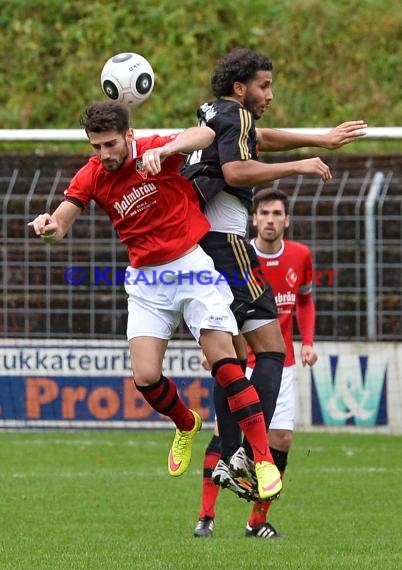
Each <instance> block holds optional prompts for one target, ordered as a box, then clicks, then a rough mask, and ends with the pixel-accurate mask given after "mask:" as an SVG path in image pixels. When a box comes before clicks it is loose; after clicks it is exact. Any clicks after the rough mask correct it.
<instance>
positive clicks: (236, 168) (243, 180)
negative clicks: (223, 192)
mask: <svg viewBox="0 0 402 570" xmlns="http://www.w3.org/2000/svg"><path fill="white" fill-rule="evenodd" d="M222 172H223V176H224V177H225V181H226V184H228V185H229V186H234V187H235V188H239V187H242V186H248V185H249V177H248V175H246V173H245V172H244V168H243V163H240V165H239V163H238V162H229V163H227V164H224V165H223V166H222Z"/></svg>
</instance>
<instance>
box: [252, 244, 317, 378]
mask: <svg viewBox="0 0 402 570" xmlns="http://www.w3.org/2000/svg"><path fill="white" fill-rule="evenodd" d="M251 245H252V246H253V247H254V249H255V251H256V253H257V256H258V260H259V262H260V266H261V269H262V272H263V273H262V274H263V276H264V281H265V282H269V283H270V285H271V287H272V289H273V292H274V295H275V301H276V306H277V308H278V318H279V324H280V326H281V330H282V334H283V338H284V340H285V344H286V358H285V364H284V365H285V366H291V365H292V364H295V353H294V348H293V313H294V311H295V310H296V317H297V324H298V327H299V331H300V334H301V337H302V343H303V344H311V345H312V344H313V338H314V321H315V307H314V303H313V298H312V259H311V252H310V250H309V248H308V247H307V246H306V245H303V244H301V243H298V242H294V241H288V240H284V241H283V242H282V245H281V248H280V250H279V251H278V252H277V253H273V254H267V253H263V252H261V251H260V250H259V249H257V247H256V245H255V240H254V239H253V240H252V241H251ZM253 356H254V355H253ZM250 357H251V354H250ZM248 365H249V366H250V363H248ZM251 367H254V358H252V362H251Z"/></svg>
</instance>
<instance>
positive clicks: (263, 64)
mask: <svg viewBox="0 0 402 570" xmlns="http://www.w3.org/2000/svg"><path fill="white" fill-rule="evenodd" d="M257 71H272V62H271V61H270V60H269V59H268V58H267V57H266V56H265V55H263V54H261V53H257V52H255V51H253V50H250V49H236V50H234V51H232V52H230V53H228V54H226V55H225V56H223V58H222V59H221V60H220V61H219V63H218V67H217V68H216V69H215V71H214V72H213V74H212V77H211V86H212V91H213V93H214V95H215V97H224V96H230V95H233V84H234V83H235V82H236V81H240V82H241V83H248V82H249V81H251V80H252V79H254V77H255V74H256V73H257Z"/></svg>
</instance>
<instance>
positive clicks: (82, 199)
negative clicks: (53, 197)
mask: <svg viewBox="0 0 402 570" xmlns="http://www.w3.org/2000/svg"><path fill="white" fill-rule="evenodd" d="M92 160H93V159H91V160H90V161H89V162H88V163H87V164H86V165H85V166H83V167H82V168H81V169H80V170H78V172H77V173H76V174H75V176H74V177H73V178H72V179H71V181H70V184H69V185H68V188H67V189H66V190H65V191H64V199H65V200H67V201H68V202H72V203H73V204H75V205H76V206H78V207H79V208H81V209H82V210H84V209H85V208H86V207H87V206H88V204H89V202H90V201H91V199H92V192H91V180H92V164H91V163H92Z"/></svg>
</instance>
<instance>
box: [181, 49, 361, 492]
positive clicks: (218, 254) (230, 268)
mask: <svg viewBox="0 0 402 570" xmlns="http://www.w3.org/2000/svg"><path fill="white" fill-rule="evenodd" d="M211 84H212V90H213V93H214V95H215V97H216V99H215V100H213V101H210V102H206V103H204V104H203V105H201V107H200V108H199V109H198V112H197V114H198V122H199V125H200V126H203V125H207V126H208V127H210V128H212V129H213V130H214V131H215V139H214V142H213V143H212V144H211V145H210V146H209V147H207V148H205V149H203V150H201V151H195V152H194V153H193V154H192V155H190V156H189V158H188V159H187V162H186V163H185V165H184V167H183V170H182V173H183V174H184V176H186V177H187V178H189V179H190V180H192V182H193V185H194V188H195V189H196V190H197V192H198V194H199V199H200V203H201V206H202V208H203V209H204V212H205V214H206V216H207V217H208V219H209V221H210V223H211V231H210V232H209V233H208V234H207V235H206V237H204V238H203V239H202V241H201V245H202V247H203V248H204V250H205V251H206V252H207V253H208V254H209V255H210V256H211V257H212V258H213V260H214V263H215V267H216V269H217V270H218V271H220V272H221V273H223V274H225V275H226V277H227V278H228V280H229V282H230V284H231V288H232V292H233V295H234V302H233V304H232V310H233V312H234V314H235V316H236V319H237V322H238V325H239V329H240V331H241V332H242V333H243V335H244V337H245V338H246V340H247V342H248V343H249V345H250V346H251V348H252V349H253V351H254V353H255V354H256V364H255V368H254V371H253V374H252V377H251V382H252V383H253V384H254V385H255V387H256V389H257V391H258V393H259V395H260V399H261V402H262V405H263V409H264V417H265V423H266V426H267V427H268V426H269V423H270V421H271V418H272V415H273V412H274V409H275V402H276V398H277V395H278V392H279V387H280V381H281V375H282V368H283V361H284V353H285V345H284V341H283V338H282V334H281V330H280V327H279V323H278V320H277V315H276V306H275V300H274V296H273V293H272V290H271V287H270V286H269V285H268V284H265V283H262V282H260V280H259V279H258V278H256V277H255V270H256V268H258V260H257V257H256V254H255V251H254V249H253V248H252V247H250V246H249V244H248V242H247V241H246V233H247V225H248V217H249V212H250V205H251V200H252V191H253V188H254V187H256V186H262V185H267V184H269V183H270V182H272V181H273V180H276V179H279V178H283V177H287V176H293V175H300V174H301V175H304V174H309V175H316V176H319V177H321V179H322V180H323V181H324V182H326V181H328V180H330V179H331V178H332V176H331V172H330V169H329V167H328V166H327V165H326V164H325V163H324V162H323V161H322V160H321V159H320V158H318V157H315V158H307V159H302V160H296V161H291V162H283V163H278V164H272V163H269V164H268V163H262V162H259V161H258V160H257V158H258V152H257V147H258V150H261V151H286V150H290V149H292V148H298V147H304V146H315V147H323V148H327V149H335V148H338V147H340V146H342V145H344V144H346V143H349V142H351V141H353V140H355V139H356V138H357V137H359V136H362V135H364V134H365V133H364V129H365V127H366V125H365V123H364V122H363V121H348V122H345V123H342V124H341V125H339V126H338V127H336V128H334V129H331V130H330V131H329V132H328V133H326V134H323V135H304V134H295V133H291V132H287V131H283V130H278V129H267V128H263V129H257V128H256V127H255V121H256V120H258V119H259V118H260V117H261V116H262V115H263V113H264V112H265V111H266V109H267V107H268V106H269V105H270V103H271V102H272V99H273V93H272V63H271V61H270V60H269V59H268V58H267V57H266V56H265V55H262V54H259V53H257V52H255V51H252V50H247V49H238V50H235V51H233V52H231V53H229V54H227V55H226V56H224V57H223V58H222V59H221V61H220V62H219V64H218V66H217V68H216V70H215V71H214V72H213V74H212V79H211ZM239 341H240V337H239ZM236 348H237V350H238V354H239V357H241V358H242V359H244V362H245V359H246V352H245V350H244V343H242V342H238V346H237V347H236ZM214 398H215V408H216V414H217V421H218V427H219V433H220V437H221V445H222V449H221V451H222V462H221V463H222V465H221V467H222V471H221V475H222V476H221V478H219V477H215V478H214V479H215V480H216V482H219V483H220V484H224V483H225V481H224V479H225V473H226V466H227V465H228V462H229V459H230V457H231V455H232V454H233V453H234V452H235V451H236V450H237V448H238V446H239V432H238V430H237V427H236V426H235V424H234V423H233V421H232V419H231V415H230V411H229V409H228V407H227V405H226V402H225V400H224V398H223V394H222V393H221V390H220V389H219V387H216V391H215V394H214ZM245 447H246V449H247V442H246V443H245ZM218 475H219V473H218ZM227 476H230V475H229V473H228V472H227Z"/></svg>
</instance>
